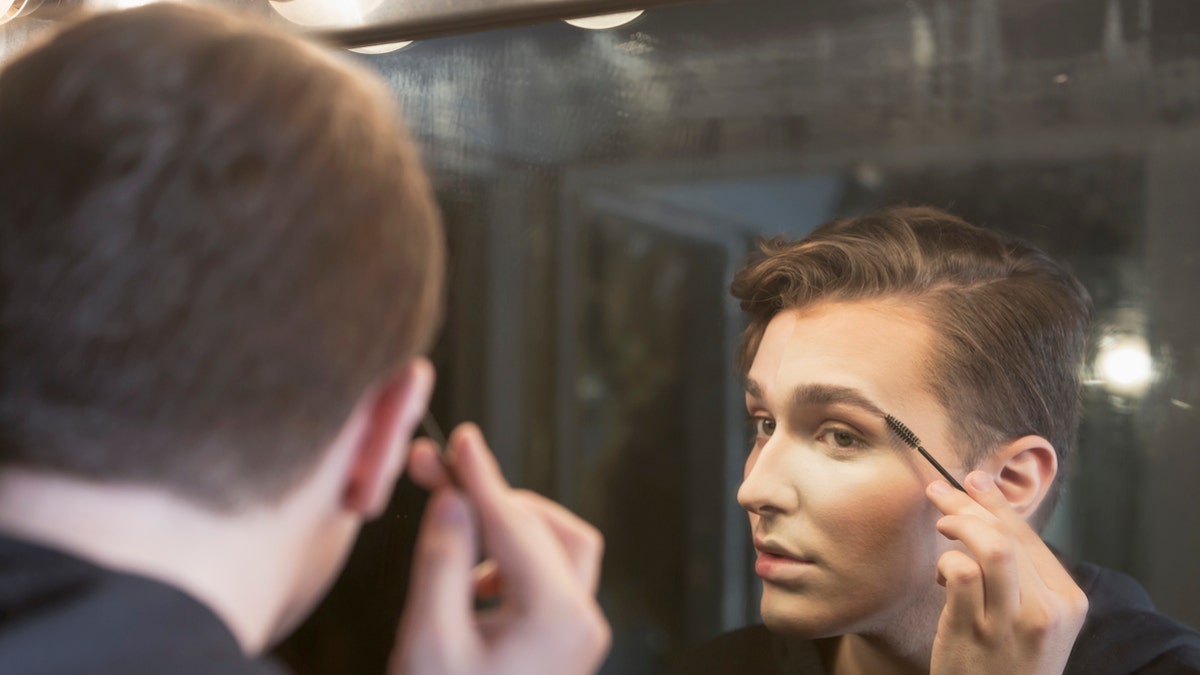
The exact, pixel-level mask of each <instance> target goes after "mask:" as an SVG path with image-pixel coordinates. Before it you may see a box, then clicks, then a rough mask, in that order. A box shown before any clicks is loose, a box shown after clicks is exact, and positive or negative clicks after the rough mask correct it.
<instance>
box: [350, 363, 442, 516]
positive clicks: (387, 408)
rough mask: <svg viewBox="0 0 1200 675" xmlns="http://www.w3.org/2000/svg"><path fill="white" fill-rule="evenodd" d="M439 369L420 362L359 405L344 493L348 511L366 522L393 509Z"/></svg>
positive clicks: (401, 370)
mask: <svg viewBox="0 0 1200 675" xmlns="http://www.w3.org/2000/svg"><path fill="white" fill-rule="evenodd" d="M433 380H434V372H433V365H432V364H431V363H429V361H428V360H427V359H425V358H416V359H413V360H412V361H409V362H408V363H407V364H405V365H404V366H402V367H400V368H398V369H397V370H395V371H393V372H392V373H391V374H390V375H388V376H387V377H386V378H385V379H384V380H383V381H381V382H380V383H379V384H377V385H376V386H374V387H372V388H371V389H368V390H367V391H366V393H364V394H363V396H362V398H360V399H359V402H358V404H357V405H356V414H357V415H361V419H362V420H363V429H362V433H361V434H359V435H358V438H357V440H356V442H355V447H354V448H353V449H352V453H353V457H352V459H351V461H350V470H349V472H348V474H347V477H346V484H345V490H344V492H343V497H342V501H343V506H344V507H345V508H346V509H347V510H350V511H353V512H355V513H359V514H361V515H362V516H363V517H365V518H374V517H376V516H378V515H380V514H381V513H383V510H384V509H386V508H387V504H388V501H389V500H390V499H391V498H392V490H393V488H394V487H395V485H396V480H397V479H398V478H399V477H400V472H401V471H402V470H403V468H404V462H405V459H406V457H407V454H408V446H409V441H410V440H411V439H412V435H413V431H414V430H415V429H416V427H417V424H418V423H420V421H421V418H422V416H424V414H425V408H426V406H427V405H428V404H429V396H430V394H431V392H432V391H433Z"/></svg>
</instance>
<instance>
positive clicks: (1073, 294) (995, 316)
mask: <svg viewBox="0 0 1200 675" xmlns="http://www.w3.org/2000/svg"><path fill="white" fill-rule="evenodd" d="M732 292H733V295H734V296H736V297H737V298H738V299H739V300H741V305H742V309H743V310H744V311H746V312H748V313H749V315H750V323H749V326H748V327H747V328H746V331H745V333H744V334H743V336H742V343H741V347H740V353H739V361H740V365H741V368H742V371H743V373H744V372H748V370H749V367H750V364H751V362H752V361H753V359H754V355H755V352H757V350H758V345H759V342H760V341H761V340H762V336H763V332H764V331H765V330H766V327H767V324H768V323H770V321H771V319H772V318H773V317H774V316H775V315H776V314H777V313H779V312H780V311H783V310H787V309H795V308H800V307H804V306H807V305H811V304H814V303H817V302H822V301H832V302H847V301H856V300H869V299H881V298H888V299H899V300H901V301H904V302H908V303H911V305H912V306H913V307H915V308H917V309H918V310H920V311H921V312H922V313H923V315H924V316H925V317H926V318H927V320H928V322H929V324H930V326H931V327H932V329H933V332H934V335H935V336H936V338H935V339H936V343H935V346H934V350H935V354H934V357H933V359H932V363H934V364H935V368H934V372H932V373H930V387H931V390H932V392H931V393H933V394H934V395H935V396H936V397H937V399H938V400H939V402H940V403H941V404H942V406H943V407H944V408H945V409H946V412H947V414H948V415H949V416H950V419H951V420H953V421H954V423H955V424H956V426H957V429H956V430H955V431H956V435H957V437H958V440H959V442H961V443H962V444H963V446H964V450H963V452H961V453H960V456H961V458H962V459H963V460H964V462H965V463H966V464H967V466H974V465H976V464H977V463H978V462H979V461H980V460H981V459H983V458H984V457H985V456H986V455H987V454H989V453H990V452H992V451H994V449H995V448H996V447H997V446H998V445H1000V444H1001V443H1003V442H1005V441H1009V440H1014V439H1017V438H1020V437H1022V436H1025V435H1029V434H1036V435H1040V436H1043V437H1044V438H1046V439H1047V440H1049V441H1050V442H1051V443H1052V444H1053V445H1054V448H1055V451H1056V452H1057V453H1058V458H1059V466H1060V471H1059V474H1058V479H1057V480H1056V481H1055V485H1054V486H1053V487H1052V489H1051V490H1050V493H1049V494H1048V497H1047V500H1046V501H1045V506H1044V507H1043V508H1042V509H1041V510H1040V512H1039V515H1040V517H1041V518H1042V519H1044V518H1045V517H1048V515H1049V513H1050V511H1051V510H1052V509H1053V505H1054V503H1055V501H1056V500H1057V498H1058V495H1059V493H1060V492H1061V486H1062V480H1063V477H1064V476H1065V474H1066V470H1067V468H1068V464H1069V460H1070V458H1071V456H1072V454H1073V451H1074V445H1075V436H1076V433H1077V430H1078V426H1079V412H1080V371H1081V367H1082V359H1083V355H1084V349H1085V345H1086V342H1087V333H1088V325H1089V323H1090V321H1091V314H1092V304H1091V299H1090V297H1089V296H1088V293H1087V291H1086V290H1085V289H1084V288H1083V286H1082V285H1081V284H1080V283H1079V281H1078V280H1076V279H1075V277H1074V276H1072V275H1071V273H1070V272H1068V271H1067V270H1066V269H1065V268H1064V267H1063V266H1062V265H1060V264H1058V263H1057V262H1055V261H1054V260H1053V259H1051V258H1050V257H1049V256H1047V255H1046V254H1045V253H1043V252H1041V251H1039V250H1037V249H1036V248H1034V247H1032V246H1030V245H1028V244H1025V243H1023V242H1021V241H1018V240H1016V239H1013V238H1011V237H1008V236H1006V235H1004V234H1001V233H999V232H996V231H992V230H987V229H984V228H981V227H976V226H974V225H971V224H969V223H967V222H965V221H963V220H961V219H959V218H957V217H955V216H953V215H950V214H948V213H945V212H943V211H939V210H937V209H933V208H912V207H909V208H893V209H888V210H885V211H882V212H879V213H875V214H871V215H867V216H862V217H857V218H845V219H840V220H834V221H833V222H830V223H827V224H825V225H822V226H821V227H819V228H817V229H816V230H815V231H813V232H812V233H811V234H810V235H808V236H807V237H804V238H803V239H800V240H798V241H787V240H784V239H774V240H770V241H763V242H760V250H759V252H758V253H756V254H754V255H752V256H751V258H750V259H749V260H747V262H746V263H745V265H744V266H743V267H742V269H741V270H740V271H739V272H738V274H737V276H736V277H735V279H734V282H733V287H732Z"/></svg>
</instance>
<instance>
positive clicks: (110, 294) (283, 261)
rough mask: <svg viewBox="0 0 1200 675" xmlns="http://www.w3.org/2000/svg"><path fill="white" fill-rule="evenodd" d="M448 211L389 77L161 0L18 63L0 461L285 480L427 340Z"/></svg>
mask: <svg viewBox="0 0 1200 675" xmlns="http://www.w3.org/2000/svg"><path fill="white" fill-rule="evenodd" d="M444 255H445V254H444V242H443V234H442V231H441V224H440V217H439V214H438V212H437V209H436V206H435V203H434V201H433V198H432V194H431V190H430V187H429V185H428V181H427V178H426V176H425V174H424V173H423V170H422V169H421V167H420V165H419V163H418V157H417V153H416V150H415V148H414V146H413V144H412V142H411V141H410V140H409V138H408V137H407V135H406V133H405V132H404V130H403V128H402V126H401V124H400V119H399V115H398V113H397V111H396V110H395V108H394V106H393V105H392V104H391V103H390V102H389V100H388V97H387V95H386V94H385V90H384V88H383V87H382V86H381V85H380V84H378V83H376V82H375V81H373V80H372V79H370V78H368V77H367V76H365V75H364V74H361V73H359V72H358V71H357V70H356V69H354V68H353V67H351V66H350V65H348V64H346V63H342V62H340V61H339V60H338V59H337V58H335V57H334V56H332V55H331V54H327V53H325V52H323V51H322V50H321V49H319V48H317V47H315V46H312V45H309V44H306V43H304V42H303V41H301V40H299V39H297V38H295V37H292V36H289V35H287V34H285V33H282V32H278V31H276V30H274V29H271V28H268V27H265V26H262V25H258V24H257V23H254V22H252V21H250V20H247V19H240V18H235V17H232V16H228V15H226V14H224V13H219V12H217V11H215V10H209V9H201V8H197V7H185V6H180V5H163V4H156V5H151V6H147V7H143V8H139V9H133V10H126V11H121V12H113V13H108V14H102V15H98V16H95V17H93V18H90V19H87V20H84V21H82V22H80V23H78V24H75V25H73V26H71V27H68V28H66V29H65V30H62V31H61V32H60V33H59V34H57V35H56V36H54V37H53V38H52V39H51V40H49V41H48V42H47V43H45V44H43V45H42V46H40V47H39V48H36V49H34V50H32V51H30V52H28V53H26V54H25V55H23V56H22V57H20V58H18V59H16V60H15V61H13V62H11V63H10V64H9V65H7V67H6V68H5V69H4V71H3V72H2V73H0V469H2V468H4V467H10V468H11V467H21V468H26V469H32V470H39V471H49V472H58V473H62V474H67V475H71V476H74V477H78V478H82V479H86V480H94V481H101V482H120V483H135V484H145V485H152V486H157V487H161V488H165V489H168V490H170V491H172V492H174V493H176V494H179V495H181V496H184V497H186V498H188V499H191V500H193V501H196V502H199V503H201V504H204V505H206V506H208V507H213V508H218V509H225V510H228V509H237V508H243V507H246V506H250V505H255V504H262V503H269V502H271V501H276V500H278V499H279V498H281V497H282V496H284V495H285V494H287V493H288V492H289V491H290V490H291V489H292V488H293V487H294V486H295V485H297V484H298V483H299V482H300V481H302V480H303V479H304V478H305V477H306V476H307V475H308V474H309V473H310V471H311V470H312V469H313V468H314V467H315V465H316V463H317V462H318V460H319V459H320V456H321V455H322V451H323V450H324V449H325V448H326V447H327V445H328V443H329V442H330V441H331V440H332V439H333V438H334V437H335V435H336V434H337V432H338V431H339V429H340V428H341V427H342V426H343V425H344V423H345V421H346V419H347V418H348V416H349V414H350V412H351V410H352V409H353V406H354V404H355V403H356V401H357V400H359V398H360V397H361V396H362V395H363V394H364V392H366V391H368V390H369V389H370V387H372V386H374V385H375V384H376V383H377V382H378V381H379V380H381V379H382V378H383V377H384V376H385V375H386V374H387V373H388V372H389V371H392V370H394V369H395V368H396V367H398V366H400V365H401V364H402V363H404V362H406V361H407V360H409V359H411V358H413V357H414V356H416V355H418V354H419V353H422V352H424V351H425V350H427V349H428V348H429V346H430V343H431V341H432V338H433V335H434V333H435V332H436V328H437V325H438V323H439V320H440V311H441V310H440V306H441V299H442V292H443V291H442V284H443V279H442V277H443V274H444Z"/></svg>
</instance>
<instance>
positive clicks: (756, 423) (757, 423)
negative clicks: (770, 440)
mask: <svg viewBox="0 0 1200 675" xmlns="http://www.w3.org/2000/svg"><path fill="white" fill-rule="evenodd" d="M750 431H751V432H752V433H753V434H754V435H755V436H763V437H770V436H771V434H774V433H775V420H773V419H771V418H769V417H751V418H750Z"/></svg>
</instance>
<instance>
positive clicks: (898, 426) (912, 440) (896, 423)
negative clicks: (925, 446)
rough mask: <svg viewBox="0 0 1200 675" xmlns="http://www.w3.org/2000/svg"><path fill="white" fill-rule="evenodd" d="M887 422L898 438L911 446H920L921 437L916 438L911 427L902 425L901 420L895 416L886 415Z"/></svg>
mask: <svg viewBox="0 0 1200 675" xmlns="http://www.w3.org/2000/svg"><path fill="white" fill-rule="evenodd" d="M887 423H888V426H890V427H891V428H892V431H894V432H896V435H897V436H899V437H900V440H902V441H904V442H905V443H907V444H909V445H910V446H911V447H913V448H919V447H921V439H919V438H917V435H916V434H914V433H913V432H912V430H911V429H909V428H908V427H906V426H904V423H903V422H901V421H900V420H898V419H896V418H895V417H892V416H891V415H888V416H887Z"/></svg>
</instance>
